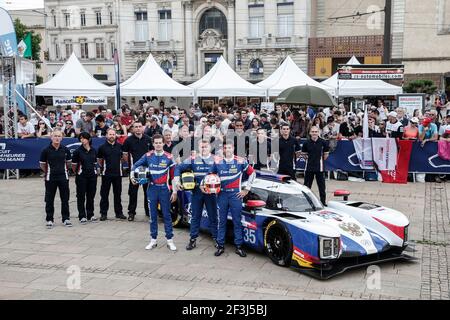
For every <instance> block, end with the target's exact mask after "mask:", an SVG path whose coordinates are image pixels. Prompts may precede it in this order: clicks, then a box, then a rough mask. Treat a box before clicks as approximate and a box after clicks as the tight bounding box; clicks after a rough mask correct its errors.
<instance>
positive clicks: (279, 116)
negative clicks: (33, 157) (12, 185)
mask: <svg viewBox="0 0 450 320" xmlns="http://www.w3.org/2000/svg"><path fill="white" fill-rule="evenodd" d="M366 106H367V109H368V123H369V137H394V138H399V139H410V140H418V141H421V143H422V145H424V144H425V143H427V142H429V141H437V140H439V139H440V138H442V139H449V137H450V135H449V132H450V103H448V102H447V103H446V104H441V103H439V102H438V100H436V101H435V103H434V104H433V103H429V102H427V105H426V109H425V112H424V114H422V113H421V111H420V110H415V111H414V114H408V113H407V112H405V110H404V109H402V108H396V109H395V110H393V111H389V110H388V108H387V107H386V106H385V104H384V103H383V101H382V100H378V101H377V102H376V103H374V104H368V105H367V104H366ZM447 110H448V111H447ZM446 111H447V114H445V113H446ZM37 113H38V114H32V115H31V118H30V119H28V118H27V116H26V115H24V114H19V117H18V119H19V122H18V124H17V129H18V130H17V132H18V135H19V138H22V139H25V138H32V137H39V138H42V137H48V136H49V134H50V131H51V128H61V130H62V132H63V134H64V136H65V137H77V136H78V135H79V134H80V133H81V132H88V133H89V134H90V135H91V136H98V137H101V136H105V135H106V130H107V129H108V128H110V127H111V128H113V129H114V130H115V131H116V134H117V135H118V136H125V137H126V136H128V135H131V134H132V124H133V122H135V121H139V122H141V123H142V124H143V125H144V133H145V134H146V135H148V136H150V137H152V136H153V135H155V134H157V133H158V134H162V135H163V136H164V143H165V146H164V149H165V150H166V151H169V152H171V151H173V149H174V147H175V146H176V145H177V144H179V143H185V142H186V141H191V140H193V139H195V138H198V139H200V138H204V139H205V138H206V139H210V140H211V142H212V143H213V147H214V142H215V143H216V144H220V142H221V141H222V140H223V138H224V137H225V136H226V135H227V134H228V133H229V132H230V130H231V131H232V132H233V133H234V134H235V136H234V139H235V152H236V153H237V154H238V155H240V156H245V157H250V158H252V160H253V161H254V164H257V163H258V161H259V159H258V156H257V155H256V153H258V150H259V148H258V143H256V142H257V141H258V139H259V141H264V143H265V144H268V145H269V147H268V150H270V143H271V140H272V139H276V138H279V137H280V132H281V130H280V129H281V127H282V126H285V125H288V126H289V129H290V132H289V134H290V135H291V136H292V137H294V138H296V139H304V138H309V133H310V130H311V127H312V126H316V127H317V128H318V129H319V137H320V138H322V139H324V140H327V141H329V145H330V151H331V152H332V151H333V150H334V148H335V146H336V142H337V141H338V140H352V139H355V138H357V137H362V136H363V117H364V112H363V110H360V109H356V110H354V112H352V111H350V110H349V108H348V106H345V105H344V104H340V105H339V106H337V107H332V108H311V107H303V108H289V107H288V105H275V107H274V110H266V109H261V108H260V107H259V105H256V104H255V105H252V106H244V105H238V104H235V103H233V102H232V101H227V102H225V103H221V104H216V105H214V106H212V107H200V106H199V105H198V104H191V105H190V106H189V107H187V108H181V107H176V106H172V107H165V106H164V103H163V102H162V103H160V104H159V106H155V105H154V104H153V103H150V102H146V103H140V104H139V105H137V106H134V107H130V106H129V105H127V104H124V105H123V106H122V108H121V109H120V110H118V111H116V110H110V109H106V108H105V107H103V106H100V107H98V108H97V109H95V110H94V112H86V111H84V110H82V109H81V108H80V107H79V106H72V107H70V108H67V109H63V108H61V107H57V108H56V110H54V111H53V110H51V111H49V110H48V107H46V106H40V107H37ZM238 141H243V142H242V143H241V145H242V146H240V143H239V142H238ZM192 145H194V143H192ZM251 146H255V148H253V149H254V150H256V151H254V152H253V153H252V152H251V150H250V149H252V148H251ZM240 147H242V148H241V149H242V150H238V149H239V148H240ZM219 149H220V148H217V150H219ZM238 151H240V152H238ZM181 153H182V151H181ZM270 156H271V155H269V159H268V160H267V161H265V164H268V163H269V162H270V161H271V160H275V161H276V162H277V161H280V159H274V158H273V157H270ZM281 161H283V160H282V159H281ZM258 165H259V166H260V165H261V163H259V164H258Z"/></svg>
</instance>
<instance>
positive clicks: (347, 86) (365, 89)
mask: <svg viewBox="0 0 450 320" xmlns="http://www.w3.org/2000/svg"><path fill="white" fill-rule="evenodd" d="M347 64H361V63H360V62H359V61H358V59H356V57H355V56H353V57H352V58H351V59H350V60H349V61H348V62H347ZM322 83H323V84H325V85H328V86H330V87H333V88H335V89H336V95H337V96H340V97H362V96H395V95H397V94H401V93H403V88H402V87H399V86H394V85H392V84H390V83H387V82H384V81H382V80H339V79H338V73H337V72H336V73H335V74H334V75H333V76H332V77H330V78H328V79H327V80H325V81H324V82H322Z"/></svg>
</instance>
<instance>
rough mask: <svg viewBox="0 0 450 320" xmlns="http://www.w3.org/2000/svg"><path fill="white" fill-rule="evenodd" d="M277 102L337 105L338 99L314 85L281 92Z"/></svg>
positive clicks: (325, 105)
mask: <svg viewBox="0 0 450 320" xmlns="http://www.w3.org/2000/svg"><path fill="white" fill-rule="evenodd" d="M275 103H286V104H302V105H310V106H324V107H333V106H336V105H337V104H336V101H335V100H334V99H333V97H331V96H330V94H329V93H328V92H327V91H325V90H323V89H321V88H317V87H314V86H308V85H306V86H296V87H291V88H288V89H286V90H284V91H283V92H281V93H280V95H279V96H278V98H277V99H276V100H275Z"/></svg>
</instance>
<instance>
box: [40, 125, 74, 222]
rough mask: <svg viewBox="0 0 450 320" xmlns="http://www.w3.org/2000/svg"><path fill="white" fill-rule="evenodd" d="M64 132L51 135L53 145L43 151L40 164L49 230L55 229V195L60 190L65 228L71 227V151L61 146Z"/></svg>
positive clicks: (58, 131)
mask: <svg viewBox="0 0 450 320" xmlns="http://www.w3.org/2000/svg"><path fill="white" fill-rule="evenodd" d="M62 136H63V135H62V132H61V130H59V129H55V130H54V131H53V132H52V134H51V141H52V142H51V144H50V145H49V146H48V147H47V148H45V149H44V150H42V152H41V157H40V160H39V164H40V166H41V169H42V170H43V171H44V173H45V212H46V214H47V217H46V221H47V224H46V226H47V228H49V229H50V228H52V227H53V214H54V212H55V206H54V202H55V195H56V190H57V189H59V195H60V197H61V216H62V222H63V223H64V225H65V226H67V227H71V226H72V223H71V222H70V211H69V197H70V190H69V174H68V170H67V168H68V166H70V159H71V158H72V157H71V155H70V151H69V149H67V148H66V147H65V146H62V145H61V140H62Z"/></svg>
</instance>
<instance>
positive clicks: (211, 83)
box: [189, 56, 266, 97]
mask: <svg viewBox="0 0 450 320" xmlns="http://www.w3.org/2000/svg"><path fill="white" fill-rule="evenodd" d="M189 87H191V88H192V89H194V90H195V96H196V97H246V96H248V97H252V96H253V97H264V96H265V95H266V92H265V91H266V90H265V89H263V88H260V87H258V86H256V85H254V84H251V83H250V82H248V81H246V80H244V79H242V78H241V77H240V76H239V75H238V74H237V73H236V72H235V71H234V70H233V69H231V67H230V66H229V65H228V63H227V62H226V61H225V59H224V58H223V57H222V56H221V57H220V58H219V60H218V61H217V62H216V64H215V65H214V67H212V68H211V70H209V72H208V73H207V74H205V75H204V76H203V77H202V78H201V79H199V80H197V81H196V82H194V83H192V84H190V85H189Z"/></svg>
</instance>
